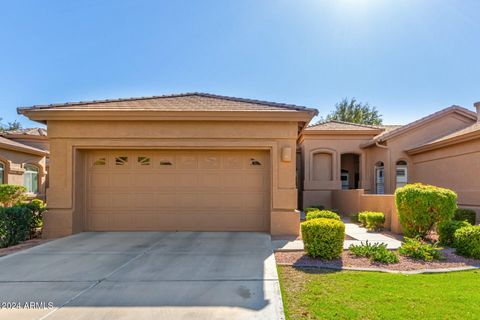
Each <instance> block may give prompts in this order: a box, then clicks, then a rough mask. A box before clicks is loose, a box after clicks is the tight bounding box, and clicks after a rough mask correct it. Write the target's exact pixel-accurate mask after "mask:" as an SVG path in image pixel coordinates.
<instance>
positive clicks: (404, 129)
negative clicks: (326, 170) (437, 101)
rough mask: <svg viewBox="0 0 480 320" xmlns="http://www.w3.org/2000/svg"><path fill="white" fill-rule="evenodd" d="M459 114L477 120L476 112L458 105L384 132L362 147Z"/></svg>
mask: <svg viewBox="0 0 480 320" xmlns="http://www.w3.org/2000/svg"><path fill="white" fill-rule="evenodd" d="M454 113H455V114H458V115H461V116H463V117H465V118H467V119H471V120H473V121H475V120H476V118H477V115H476V113H475V112H473V111H470V110H468V109H466V108H463V107H460V106H456V105H453V106H451V107H448V108H445V109H442V110H440V111H437V112H435V113H432V114H430V115H428V116H426V117H423V118H420V119H418V120H416V121H413V122H411V123H409V124H406V125H404V126H400V127H398V128H394V129H393V130H386V131H385V132H382V133H380V134H379V135H377V136H376V137H374V138H373V140H372V141H370V142H368V143H366V144H364V145H362V147H368V146H371V145H374V144H375V143H377V142H383V141H386V140H388V139H391V138H394V137H396V136H399V135H402V134H404V133H407V132H410V131H411V130H414V129H416V128H418V127H420V126H422V125H424V124H426V123H429V122H431V121H434V120H436V119H440V118H442V117H445V116H448V115H451V114H454Z"/></svg>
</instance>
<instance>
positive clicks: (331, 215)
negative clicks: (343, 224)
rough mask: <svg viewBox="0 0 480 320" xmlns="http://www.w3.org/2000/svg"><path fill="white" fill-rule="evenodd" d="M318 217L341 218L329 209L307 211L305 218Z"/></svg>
mask: <svg viewBox="0 0 480 320" xmlns="http://www.w3.org/2000/svg"><path fill="white" fill-rule="evenodd" d="M318 218H326V219H335V220H341V219H340V216H339V215H338V214H336V213H335V212H333V211H330V210H319V211H310V212H309V213H307V217H306V220H307V221H308V220H312V219H318Z"/></svg>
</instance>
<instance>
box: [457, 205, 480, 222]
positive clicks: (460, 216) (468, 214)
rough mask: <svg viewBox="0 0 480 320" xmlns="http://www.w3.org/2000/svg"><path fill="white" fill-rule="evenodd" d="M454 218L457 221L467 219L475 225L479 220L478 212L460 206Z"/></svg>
mask: <svg viewBox="0 0 480 320" xmlns="http://www.w3.org/2000/svg"><path fill="white" fill-rule="evenodd" d="M453 220H457V221H467V222H469V223H470V224H472V225H474V224H475V222H476V220H477V213H476V212H475V210H472V209H465V208H458V209H457V210H456V211H455V214H454V216H453Z"/></svg>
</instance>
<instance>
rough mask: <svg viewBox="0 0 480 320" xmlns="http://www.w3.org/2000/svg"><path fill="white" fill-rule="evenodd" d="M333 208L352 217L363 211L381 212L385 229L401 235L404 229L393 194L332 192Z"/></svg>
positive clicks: (358, 191)
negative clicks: (383, 215)
mask: <svg viewBox="0 0 480 320" xmlns="http://www.w3.org/2000/svg"><path fill="white" fill-rule="evenodd" d="M332 208H333V209H336V210H338V211H339V212H340V213H341V214H342V215H351V214H353V213H357V212H361V211H380V212H383V213H384V214H385V228H386V229H390V230H391V231H392V232H393V233H397V234H401V233H402V227H401V225H400V221H399V219H398V212H397V208H396V206H395V196H394V195H393V194H365V191H364V190H363V189H355V190H334V191H332Z"/></svg>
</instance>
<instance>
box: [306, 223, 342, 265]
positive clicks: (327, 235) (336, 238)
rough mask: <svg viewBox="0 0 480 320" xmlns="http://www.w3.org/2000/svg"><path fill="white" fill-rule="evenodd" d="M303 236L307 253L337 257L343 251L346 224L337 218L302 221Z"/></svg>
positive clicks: (326, 257) (321, 256)
mask: <svg viewBox="0 0 480 320" xmlns="http://www.w3.org/2000/svg"><path fill="white" fill-rule="evenodd" d="M301 229H302V238H303V243H304V246H305V251H306V253H307V255H309V256H310V257H312V258H321V259H328V260H331V259H335V258H338V257H339V256H340V255H341V254H342V251H343V241H344V239H345V224H343V222H342V221H339V220H335V219H326V218H319V219H313V220H308V221H305V222H302V224H301Z"/></svg>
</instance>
